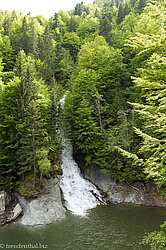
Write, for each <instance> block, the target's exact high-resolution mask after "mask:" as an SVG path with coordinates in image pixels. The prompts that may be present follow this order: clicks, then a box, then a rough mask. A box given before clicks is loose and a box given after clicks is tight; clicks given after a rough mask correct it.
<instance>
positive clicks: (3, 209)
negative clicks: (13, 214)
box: [0, 191, 5, 214]
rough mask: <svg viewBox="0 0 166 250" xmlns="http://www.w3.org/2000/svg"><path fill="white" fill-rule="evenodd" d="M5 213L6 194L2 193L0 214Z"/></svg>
mask: <svg viewBox="0 0 166 250" xmlns="http://www.w3.org/2000/svg"><path fill="white" fill-rule="evenodd" d="M4 211H5V192H4V191H1V192H0V214H1V213H3V212H4Z"/></svg>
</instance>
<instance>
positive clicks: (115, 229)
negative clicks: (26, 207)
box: [0, 205, 166, 250]
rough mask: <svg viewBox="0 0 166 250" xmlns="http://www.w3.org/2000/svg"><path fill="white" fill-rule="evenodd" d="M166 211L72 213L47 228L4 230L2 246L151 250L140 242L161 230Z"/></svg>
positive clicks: (121, 207)
mask: <svg viewBox="0 0 166 250" xmlns="http://www.w3.org/2000/svg"><path fill="white" fill-rule="evenodd" d="M163 220H166V210H164V209H160V208H148V207H133V206H126V205H111V206H102V205H100V206H98V207H96V208H94V209H91V210H90V211H89V214H88V215H87V216H86V217H80V216H75V215H72V214H70V213H68V214H67V216H66V218H65V219H63V220H61V221H59V222H57V223H54V224H51V225H47V226H38V227H25V226H21V225H19V224H18V223H16V224H10V225H8V226H5V227H2V228H0V243H3V244H6V243H8V244H19V243H21V244H29V243H31V244H36V243H37V244H39V243H40V244H42V245H44V246H46V245H48V248H47V249H49V250H67V249H69V250H84V249H85V250H87V249H90V250H93V249H94V250H103V249H108V250H130V249H131V250H137V249H149V248H148V247H145V246H141V245H140V241H141V239H142V237H143V236H144V235H145V233H146V232H150V231H153V230H158V229H159V225H160V224H161V223H162V222H163Z"/></svg>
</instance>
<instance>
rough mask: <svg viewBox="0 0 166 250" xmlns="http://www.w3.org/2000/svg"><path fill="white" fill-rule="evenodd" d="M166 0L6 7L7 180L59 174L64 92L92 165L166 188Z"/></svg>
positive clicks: (0, 79)
mask: <svg viewBox="0 0 166 250" xmlns="http://www.w3.org/2000/svg"><path fill="white" fill-rule="evenodd" d="M165 19H166V2H165V1H164V0H158V1H157V0H152V1H149V0H126V1H125V0H105V1H104V0H95V1H94V4H88V5H85V4H84V3H83V2H81V3H79V4H77V5H76V6H75V8H74V9H73V10H72V11H70V12H69V11H66V12H65V11H59V12H58V13H55V15H54V16H53V17H51V18H50V19H49V21H47V20H46V19H45V18H44V17H42V16H37V17H32V16H30V15H26V16H23V15H22V14H20V13H18V12H16V11H12V12H10V11H9V12H8V11H3V10H1V11H0V89H1V91H0V173H1V178H0V187H1V188H3V189H6V190H7V189H15V188H18V187H19V186H20V185H21V182H22V181H24V180H26V179H28V181H30V182H32V184H33V187H34V188H35V186H37V185H38V183H39V182H41V180H42V178H43V177H49V176H50V175H58V174H59V165H60V152H61V142H60V133H59V126H60V123H61V119H60V116H61V113H62V112H61V107H60V98H61V97H62V95H63V93H64V92H66V91H68V92H67V96H66V102H65V107H64V118H65V124H66V130H67V132H68V136H69V137H70V139H71V142H72V144H73V147H74V155H75V156H76V155H77V156H79V157H76V158H77V161H78V162H79V163H80V165H81V166H82V167H87V168H90V167H91V166H96V167H99V168H102V169H103V171H109V172H110V173H111V174H112V176H113V177H114V178H115V179H116V180H118V181H126V182H128V183H132V182H134V181H147V180H148V179H149V180H150V181H153V182H154V183H155V184H156V185H157V187H158V188H162V189H163V191H164V190H165V187H166V112H165V110H166V88H165V75H166V57H165V49H166V42H165V35H166V34H165V33H166V27H165Z"/></svg>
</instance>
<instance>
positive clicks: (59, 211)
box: [19, 178, 66, 226]
mask: <svg viewBox="0 0 166 250" xmlns="http://www.w3.org/2000/svg"><path fill="white" fill-rule="evenodd" d="M19 199H20V204H21V206H22V208H23V211H24V215H23V217H22V219H21V224H23V225H28V226H36V225H45V224H50V223H53V222H56V221H58V220H60V219H62V218H64V217H65V212H66V210H65V209H64V207H63V205H62V201H61V192H60V188H59V182H58V179H56V178H55V179H53V178H52V179H50V180H46V184H45V191H44V193H43V194H41V195H39V196H38V197H37V198H36V199H24V198H22V197H20V198H19Z"/></svg>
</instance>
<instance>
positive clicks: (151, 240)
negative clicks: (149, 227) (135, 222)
mask: <svg viewBox="0 0 166 250" xmlns="http://www.w3.org/2000/svg"><path fill="white" fill-rule="evenodd" d="M142 244H143V245H148V246H150V247H151V249H152V250H156V249H157V250H163V249H165V248H166V221H165V222H164V223H163V224H162V225H160V231H154V232H151V233H148V234H147V235H146V236H144V238H143V240H142Z"/></svg>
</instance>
